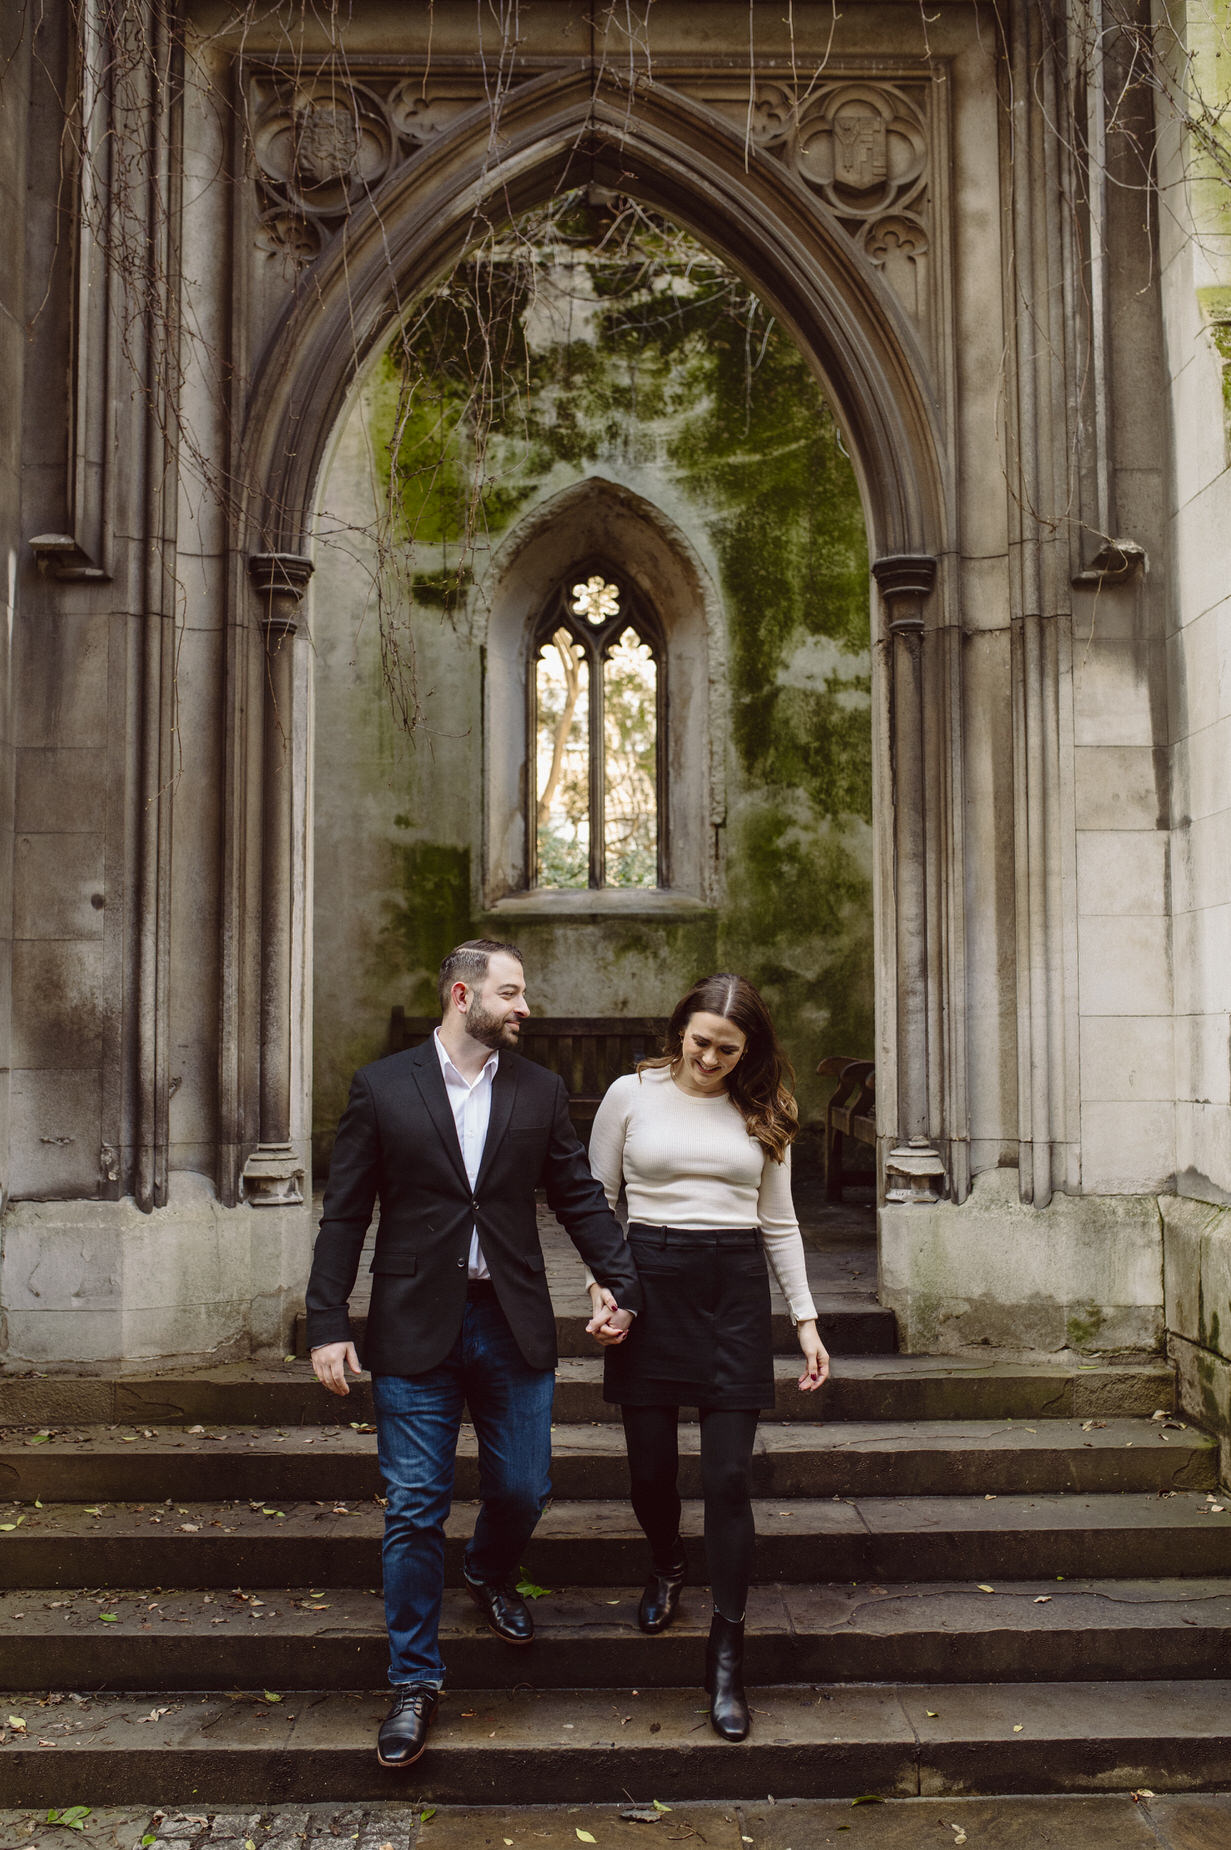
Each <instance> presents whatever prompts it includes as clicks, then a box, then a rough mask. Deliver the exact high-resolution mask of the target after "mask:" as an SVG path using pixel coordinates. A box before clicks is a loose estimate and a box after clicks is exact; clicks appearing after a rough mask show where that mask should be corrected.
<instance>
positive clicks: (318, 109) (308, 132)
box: [295, 98, 363, 187]
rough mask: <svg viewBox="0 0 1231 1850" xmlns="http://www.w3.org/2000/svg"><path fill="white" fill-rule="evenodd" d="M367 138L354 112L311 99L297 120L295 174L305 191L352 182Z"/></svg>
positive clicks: (335, 104) (301, 110) (297, 116)
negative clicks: (337, 181)
mask: <svg viewBox="0 0 1231 1850" xmlns="http://www.w3.org/2000/svg"><path fill="white" fill-rule="evenodd" d="M362 145H363V137H362V134H361V131H360V127H359V122H358V119H357V117H356V116H355V114H354V113H353V111H351V110H348V109H343V108H340V107H339V105H338V104H337V103H327V102H319V101H317V100H315V99H314V98H309V99H308V101H307V102H306V103H305V104H304V106H303V108H302V109H300V110H299V112H298V114H297V115H296V118H295V172H296V175H297V177H298V179H299V181H300V184H301V185H303V186H305V187H313V186H324V185H326V184H327V183H328V182H329V181H331V180H348V179H349V178H350V177H351V175H352V174H353V173H354V172H355V169H356V168H357V166H358V165H359V154H360V150H361V148H362Z"/></svg>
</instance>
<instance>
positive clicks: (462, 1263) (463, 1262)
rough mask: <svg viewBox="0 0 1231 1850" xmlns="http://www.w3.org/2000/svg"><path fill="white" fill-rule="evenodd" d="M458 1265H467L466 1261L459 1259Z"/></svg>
mask: <svg viewBox="0 0 1231 1850" xmlns="http://www.w3.org/2000/svg"><path fill="white" fill-rule="evenodd" d="M457 1263H458V1265H459V1266H463V1265H465V1263H466V1261H465V1260H464V1259H459V1260H458V1262H457Z"/></svg>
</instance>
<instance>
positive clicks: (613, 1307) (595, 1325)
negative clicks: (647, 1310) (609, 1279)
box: [586, 1281, 633, 1349]
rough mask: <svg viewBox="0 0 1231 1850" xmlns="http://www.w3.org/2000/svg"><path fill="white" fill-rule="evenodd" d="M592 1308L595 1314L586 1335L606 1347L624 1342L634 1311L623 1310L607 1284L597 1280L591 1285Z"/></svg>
mask: <svg viewBox="0 0 1231 1850" xmlns="http://www.w3.org/2000/svg"><path fill="white" fill-rule="evenodd" d="M590 1308H591V1309H592V1311H593V1313H594V1314H593V1316H592V1317H591V1318H590V1321H589V1323H587V1325H586V1335H587V1336H593V1337H594V1338H595V1340H596V1341H597V1342H600V1343H601V1344H602V1346H603V1348H604V1349H609V1348H611V1347H612V1345H613V1344H615V1343H622V1342H623V1341H624V1338H625V1337H626V1336H627V1335H628V1332H629V1329H630V1327H631V1325H632V1321H633V1314H632V1312H631V1311H628V1310H621V1309H620V1308H619V1306H618V1305H617V1304H616V1301H615V1298H614V1296H613V1295H612V1293H611V1292H610V1291H608V1289H607V1287H606V1285H600V1284H598V1283H597V1281H596V1282H595V1283H594V1284H593V1285H591V1286H590Z"/></svg>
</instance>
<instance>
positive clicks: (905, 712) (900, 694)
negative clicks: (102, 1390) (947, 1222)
mask: <svg viewBox="0 0 1231 1850" xmlns="http://www.w3.org/2000/svg"><path fill="white" fill-rule="evenodd" d="M872 572H873V576H874V577H875V579H876V582H877V585H878V587H879V588H880V593H881V596H882V598H883V599H884V601H885V629H886V637H887V642H888V650H887V655H888V665H889V715H890V719H889V724H890V741H889V744H890V752H891V758H892V766H893V789H892V804H893V869H894V918H895V924H896V960H895V961H896V970H895V976H896V992H897V994H896V999H897V1125H896V1139H895V1142H894V1144H893V1145H892V1147H891V1148H890V1150H889V1151H888V1154H887V1155H886V1158H885V1184H886V1187H885V1199H886V1200H887V1201H898V1202H909V1203H915V1204H922V1205H928V1204H930V1203H932V1202H935V1201H939V1200H940V1199H941V1198H942V1196H943V1195H944V1193H945V1165H944V1162H943V1160H942V1158H941V1155H940V1152H939V1151H938V1150H937V1148H936V1146H935V1143H934V1141H933V1138H932V1101H931V1100H930V1098H929V1087H928V1064H929V1048H928V1020H929V1013H930V1010H929V998H928V964H929V957H928V950H929V946H928V877H927V866H928V854H927V806H926V802H925V792H924V714H923V643H924V616H923V613H924V605H925V602H926V600H927V598H928V597H929V596H930V595H931V592H932V587H933V586H934V584H935V582H936V561H935V559H933V558H930V557H928V556H927V555H926V554H912V553H895V554H892V555H890V556H888V557H886V558H883V559H878V560H877V561H876V562H875V564H874V565H873V567H872Z"/></svg>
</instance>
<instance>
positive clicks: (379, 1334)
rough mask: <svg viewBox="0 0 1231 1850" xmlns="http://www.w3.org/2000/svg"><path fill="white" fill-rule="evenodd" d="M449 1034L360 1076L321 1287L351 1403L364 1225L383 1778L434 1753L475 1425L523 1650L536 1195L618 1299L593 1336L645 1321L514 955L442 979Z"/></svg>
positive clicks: (323, 1248)
mask: <svg viewBox="0 0 1231 1850" xmlns="http://www.w3.org/2000/svg"><path fill="white" fill-rule="evenodd" d="M440 1002H441V1010H442V1016H441V1022H440V1026H439V1028H437V1029H436V1031H435V1033H434V1034H433V1036H432V1038H431V1039H430V1040H429V1041H427V1042H425V1043H424V1045H423V1046H421V1047H416V1048H413V1049H412V1050H411V1051H410V1052H407V1053H398V1054H393V1055H391V1056H390V1057H389V1058H388V1059H385V1060H378V1061H376V1062H375V1063H374V1064H373V1065H371V1066H365V1067H363V1068H362V1069H361V1070H360V1071H359V1072H358V1073H356V1075H355V1078H354V1081H353V1082H352V1085H351V1093H350V1100H349V1103H348V1104H347V1107H346V1110H345V1112H344V1113H343V1116H342V1121H341V1123H340V1125H339V1126H338V1136H337V1142H336V1143H335V1145H334V1152H333V1162H332V1164H331V1166H330V1171H329V1185H328V1187H327V1188H326V1190H325V1203H324V1213H323V1215H322V1217H321V1229H320V1233H319V1235H318V1237H317V1242H316V1250H315V1253H314V1255H313V1261H312V1275H311V1278H310V1279H309V1281H308V1292H307V1310H308V1341H309V1342H310V1344H311V1345H312V1366H313V1367H314V1369H315V1370H316V1374H317V1378H318V1380H320V1381H321V1382H322V1383H323V1385H324V1386H325V1387H327V1388H328V1389H329V1390H330V1391H331V1392H332V1393H334V1394H347V1393H349V1392H350V1390H349V1388H348V1387H347V1384H346V1370H347V1369H348V1368H349V1369H350V1370H351V1371H352V1372H357V1371H358V1368H359V1358H358V1356H357V1354H356V1352H355V1347H354V1344H353V1342H352V1340H351V1333H350V1322H349V1317H348V1314H347V1303H348V1300H349V1298H350V1294H351V1292H352V1290H353V1289H354V1284H355V1274H356V1272H357V1270H358V1267H359V1255H360V1251H361V1249H362V1246H363V1241H364V1236H365V1234H366V1232H367V1228H368V1223H369V1221H370V1220H371V1216H372V1208H373V1205H374V1204H375V1202H376V1201H377V1199H379V1201H380V1224H379V1227H378V1229H377V1234H376V1251H375V1255H374V1257H373V1260H372V1275H373V1276H372V1299H371V1304H370V1306H369V1309H368V1320H367V1336H366V1339H365V1342H364V1364H365V1366H366V1367H367V1368H368V1369H369V1370H370V1371H371V1375H372V1394H373V1399H374V1401H375V1403H376V1433H377V1449H378V1453H379V1457H380V1468H381V1473H382V1476H383V1477H384V1480H385V1491H386V1496H387V1505H386V1510H385V1536H384V1547H383V1563H384V1583H385V1623H386V1627H387V1630H388V1633H389V1660H390V1661H389V1681H390V1683H391V1684H392V1685H393V1687H394V1690H395V1692H396V1694H395V1699H394V1703H393V1707H392V1708H391V1709H390V1711H389V1714H388V1715H387V1717H386V1718H385V1720H384V1722H383V1723H382V1724H381V1728H380V1733H379V1735H378V1738H377V1753H378V1755H379V1758H380V1762H381V1764H382V1766H390V1767H404V1766H409V1765H410V1764H411V1763H412V1762H413V1761H415V1760H417V1759H418V1757H419V1755H420V1754H421V1753H422V1752H423V1749H424V1747H425V1746H426V1744H427V1736H428V1730H429V1728H430V1726H431V1723H432V1719H433V1717H434V1715H435V1713H436V1706H437V1702H438V1700H439V1695H440V1690H441V1688H442V1686H443V1683H444V1665H443V1663H442V1662H441V1657H440V1645H439V1640H438V1633H439V1625H440V1604H441V1595H442V1592H443V1588H444V1525H445V1519H446V1517H447V1516H448V1513H449V1508H450V1505H451V1502H452V1496H453V1468H454V1459H455V1455H456V1450H457V1439H458V1432H459V1429H460V1426H461V1417H462V1408H463V1405H464V1404H468V1405H469V1408H470V1416H471V1419H472V1421H473V1423H474V1429H475V1433H476V1435H477V1438H478V1443H479V1487H480V1494H481V1497H482V1503H481V1506H480V1510H479V1517H478V1521H477V1522H476V1524H475V1531H474V1535H473V1537H472V1538H471V1540H470V1542H469V1544H468V1546H467V1549H466V1553H465V1556H464V1560H463V1572H464V1575H465V1581H466V1585H467V1587H468V1588H469V1590H470V1593H471V1595H472V1596H473V1598H474V1599H475V1601H476V1602H477V1604H478V1606H479V1608H480V1610H481V1611H482V1612H483V1613H484V1615H485V1617H486V1619H487V1622H488V1624H489V1625H490V1626H491V1628H492V1630H493V1631H494V1632H496V1634H497V1635H498V1636H499V1637H500V1638H503V1639H505V1640H506V1641H507V1642H508V1643H509V1644H517V1645H525V1644H529V1643H530V1642H531V1641H532V1639H533V1637H534V1622H533V1620H532V1619H531V1617H530V1611H529V1608H528V1607H527V1605H526V1603H525V1601H524V1600H523V1599H522V1598H521V1597H520V1595H519V1594H518V1593H517V1590H516V1586H515V1584H514V1583H515V1580H516V1572H517V1567H518V1563H519V1561H520V1558H521V1552H522V1549H523V1547H524V1546H525V1544H526V1542H527V1541H528V1540H529V1538H530V1536H531V1534H532V1532H533V1530H534V1526H535V1524H536V1522H537V1521H538V1519H539V1516H540V1514H541V1512H542V1509H543V1504H544V1503H545V1501H546V1499H547V1494H548V1491H549V1489H550V1484H549V1481H548V1469H549V1466H550V1462H551V1402H552V1392H553V1389H554V1385H555V1372H554V1371H555V1365H556V1328H555V1317H554V1314H553V1312H552V1306H551V1297H550V1294H549V1292H548V1289H547V1278H546V1272H545V1267H544V1260H543V1252H542V1248H541V1246H540V1244H539V1237H538V1227H537V1220H536V1215H535V1202H534V1191H535V1189H536V1188H537V1187H538V1186H539V1185H540V1184H541V1185H542V1186H543V1187H544V1188H545V1189H546V1192H547V1200H548V1203H549V1204H550V1206H551V1208H552V1211H553V1212H554V1213H555V1214H556V1216H557V1217H558V1219H559V1220H560V1221H561V1222H562V1224H563V1225H564V1227H565V1229H566V1230H567V1232H568V1234H569V1236H570V1237H571V1239H572V1240H573V1243H574V1245H576V1246H577V1247H578V1248H579V1249H580V1251H581V1253H582V1254H583V1256H584V1258H585V1259H586V1262H587V1264H588V1265H589V1266H590V1269H591V1271H592V1272H593V1273H594V1274H595V1276H596V1278H597V1279H598V1280H599V1283H600V1284H602V1285H603V1286H604V1287H605V1288H606V1290H607V1291H609V1292H610V1293H611V1294H612V1295H611V1298H610V1299H607V1300H605V1308H604V1310H603V1312H602V1313H601V1315H600V1316H599V1317H597V1318H594V1319H592V1320H591V1322H590V1324H589V1325H587V1328H588V1329H590V1330H591V1332H592V1333H593V1334H595V1335H597V1336H598V1337H599V1340H600V1341H602V1342H611V1341H620V1340H622V1336H623V1332H624V1331H625V1330H626V1329H627V1328H628V1326H629V1324H630V1323H631V1321H632V1316H633V1314H634V1313H635V1312H636V1311H637V1310H638V1309H639V1307H640V1293H639V1290H638V1286H637V1276H636V1271H635V1269H634V1267H633V1264H632V1260H631V1259H630V1258H629V1256H628V1248H627V1246H626V1245H625V1243H624V1238H623V1235H622V1233H621V1231H620V1225H619V1222H618V1221H617V1220H616V1219H615V1218H614V1216H613V1215H612V1213H611V1211H610V1210H609V1208H608V1206H607V1203H606V1199H605V1197H604V1195H603V1191H602V1189H601V1188H600V1187H599V1185H598V1183H597V1182H596V1181H595V1180H594V1178H593V1176H592V1175H591V1174H590V1169H589V1165H588V1164H587V1162H586V1159H585V1154H584V1152H583V1151H582V1148H581V1145H580V1144H579V1143H578V1141H577V1137H576V1134H575V1133H574V1131H573V1128H572V1125H571V1123H570V1121H569V1115H568V1098H567V1094H566V1093H565V1090H564V1085H563V1082H562V1081H561V1080H560V1079H558V1078H557V1077H556V1075H555V1074H554V1073H549V1072H548V1071H547V1069H546V1068H545V1067H542V1066H538V1065H536V1064H535V1063H534V1062H533V1061H531V1060H523V1059H522V1058H521V1056H520V1055H519V1054H517V1053H515V1052H514V1051H513V1050H514V1048H515V1047H516V1046H517V1040H518V1035H519V1033H520V1031H521V1024H522V1022H523V1021H524V1020H525V1019H526V1017H527V1015H528V1014H529V1012H530V1011H529V1008H528V1007H527V1004H526V986H525V974H524V971H523V969H522V961H521V953H520V952H519V951H518V949H517V947H516V946H515V945H512V944H499V943H496V942H495V941H493V940H491V939H487V938H476V939H472V940H470V941H469V942H468V943H466V944H460V945H458V947H457V948H456V950H453V951H450V952H449V955H448V956H447V957H446V958H445V960H444V962H443V963H442V964H441V966H440Z"/></svg>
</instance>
